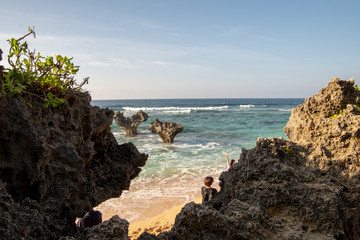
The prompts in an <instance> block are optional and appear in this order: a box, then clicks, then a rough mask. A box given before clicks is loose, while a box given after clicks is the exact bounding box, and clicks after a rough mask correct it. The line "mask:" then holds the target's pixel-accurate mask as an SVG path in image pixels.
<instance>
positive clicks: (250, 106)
mask: <svg viewBox="0 0 360 240" xmlns="http://www.w3.org/2000/svg"><path fill="white" fill-rule="evenodd" d="M239 107H240V108H252V107H255V105H252V104H248V105H240V106H239Z"/></svg>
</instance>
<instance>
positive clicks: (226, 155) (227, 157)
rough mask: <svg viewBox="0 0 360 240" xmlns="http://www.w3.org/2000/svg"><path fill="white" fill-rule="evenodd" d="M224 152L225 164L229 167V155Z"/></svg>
mask: <svg viewBox="0 0 360 240" xmlns="http://www.w3.org/2000/svg"><path fill="white" fill-rule="evenodd" d="M224 154H225V157H226V160H227V165H228V167H230V161H229V156H228V154H227V152H224Z"/></svg>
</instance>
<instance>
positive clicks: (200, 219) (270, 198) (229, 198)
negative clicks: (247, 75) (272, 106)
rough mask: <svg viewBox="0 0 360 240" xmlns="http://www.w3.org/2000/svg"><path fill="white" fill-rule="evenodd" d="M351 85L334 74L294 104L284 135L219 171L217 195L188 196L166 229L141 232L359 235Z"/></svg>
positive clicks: (358, 116) (164, 237)
mask: <svg viewBox="0 0 360 240" xmlns="http://www.w3.org/2000/svg"><path fill="white" fill-rule="evenodd" d="M353 85H354V82H353V80H350V81H343V80H340V79H333V80H332V81H331V82H330V83H329V86H328V87H327V88H324V89H322V90H321V91H320V92H319V94H317V95H315V96H313V97H311V98H308V99H306V100H305V102H304V104H301V105H299V106H298V107H297V108H295V109H293V110H292V113H291V117H290V119H289V122H288V124H287V126H286V127H285V129H284V131H285V133H286V134H287V135H288V137H289V140H285V139H282V138H270V139H265V138H259V139H258V140H257V142H256V146H255V147H254V148H253V149H251V150H246V149H243V150H242V154H241V155H240V158H239V160H238V162H237V163H236V164H235V166H234V167H233V168H232V169H230V170H229V171H226V172H223V173H222V174H221V176H220V187H221V190H220V192H219V193H218V194H217V195H216V196H215V198H214V199H212V200H211V201H210V202H208V203H207V204H195V203H193V202H192V203H189V204H187V205H186V206H185V207H184V208H183V209H182V211H181V212H180V213H179V214H178V215H177V217H176V220H175V224H174V226H173V228H172V229H171V230H170V231H169V232H163V233H161V234H160V235H158V236H154V235H151V234H148V233H146V234H143V235H141V236H140V237H139V238H138V239H140V240H145V239H159V240H170V239H269V240H271V239H274V240H275V239H284V240H285V239H299V240H300V239H349V240H350V239H359V237H360V234H359V231H360V229H359V216H360V185H359V183H360V181H359V170H360V163H359V154H360V148H359V146H360V143H359V140H358V138H359V137H360V136H359V134H360V128H359V122H360V111H359V110H358V108H357V106H359V100H360V98H359V97H360V92H359V91H358V90H356V89H355V88H354V86H353ZM340 110H342V111H340ZM341 112H343V113H342V114H339V113H341ZM336 115H338V116H337V117H336Z"/></svg>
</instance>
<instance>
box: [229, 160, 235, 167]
mask: <svg viewBox="0 0 360 240" xmlns="http://www.w3.org/2000/svg"><path fill="white" fill-rule="evenodd" d="M234 165H235V160H234V159H231V162H230V167H232V166H234Z"/></svg>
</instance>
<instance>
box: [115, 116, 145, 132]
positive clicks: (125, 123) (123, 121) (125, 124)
mask: <svg viewBox="0 0 360 240" xmlns="http://www.w3.org/2000/svg"><path fill="white" fill-rule="evenodd" d="M148 117H149V116H148V114H147V113H146V112H143V111H142V110H139V111H138V112H137V113H136V114H135V115H133V116H132V117H131V118H126V117H124V114H123V113H122V112H120V111H119V112H117V113H116V114H115V122H116V124H117V125H119V126H120V127H122V128H123V129H124V130H125V132H126V135H128V136H135V135H137V131H136V130H137V128H138V127H139V125H140V123H141V122H145V121H146V120H148Z"/></svg>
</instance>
